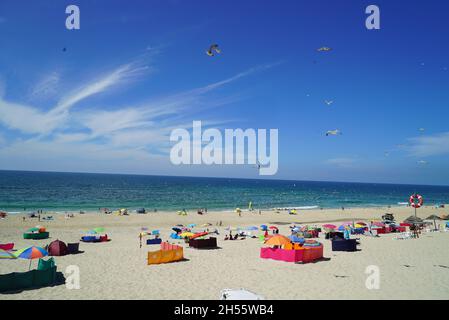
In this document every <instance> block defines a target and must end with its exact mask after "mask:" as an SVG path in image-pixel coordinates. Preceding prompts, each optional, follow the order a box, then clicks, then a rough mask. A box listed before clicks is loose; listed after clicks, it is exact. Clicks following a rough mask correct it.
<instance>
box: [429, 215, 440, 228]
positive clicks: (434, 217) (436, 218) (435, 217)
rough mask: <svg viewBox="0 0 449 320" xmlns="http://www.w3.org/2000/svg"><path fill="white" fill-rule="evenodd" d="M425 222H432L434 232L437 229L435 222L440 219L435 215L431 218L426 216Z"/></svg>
mask: <svg viewBox="0 0 449 320" xmlns="http://www.w3.org/2000/svg"><path fill="white" fill-rule="evenodd" d="M426 220H433V225H434V227H435V230H436V229H437V221H436V220H440V217H439V216H437V215H434V214H432V215H431V216H428V217H427V218H426Z"/></svg>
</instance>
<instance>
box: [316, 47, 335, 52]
mask: <svg viewBox="0 0 449 320" xmlns="http://www.w3.org/2000/svg"><path fill="white" fill-rule="evenodd" d="M331 50H332V48H329V47H321V48H319V49H317V51H319V52H323V51H324V52H327V51H331Z"/></svg>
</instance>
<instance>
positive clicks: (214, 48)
mask: <svg viewBox="0 0 449 320" xmlns="http://www.w3.org/2000/svg"><path fill="white" fill-rule="evenodd" d="M214 52H216V53H221V50H220V49H219V48H218V44H213V45H211V46H210V47H209V50H207V51H206V54H207V55H208V56H209V57H213V56H214V55H215V54H214Z"/></svg>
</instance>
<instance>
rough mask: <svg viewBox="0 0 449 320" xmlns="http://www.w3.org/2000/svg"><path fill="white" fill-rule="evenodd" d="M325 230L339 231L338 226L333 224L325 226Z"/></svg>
mask: <svg viewBox="0 0 449 320" xmlns="http://www.w3.org/2000/svg"><path fill="white" fill-rule="evenodd" d="M323 228H324V229H329V230H335V229H337V226H336V225H333V224H323Z"/></svg>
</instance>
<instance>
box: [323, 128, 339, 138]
mask: <svg viewBox="0 0 449 320" xmlns="http://www.w3.org/2000/svg"><path fill="white" fill-rule="evenodd" d="M339 134H340V135H341V134H342V133H341V131H340V130H338V129H336V130H329V131H327V132H326V137H328V136H337V135H339Z"/></svg>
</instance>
